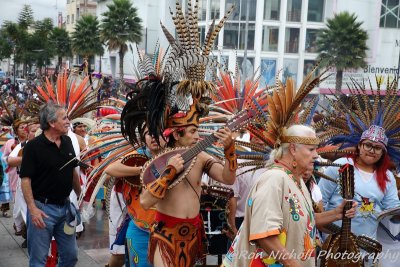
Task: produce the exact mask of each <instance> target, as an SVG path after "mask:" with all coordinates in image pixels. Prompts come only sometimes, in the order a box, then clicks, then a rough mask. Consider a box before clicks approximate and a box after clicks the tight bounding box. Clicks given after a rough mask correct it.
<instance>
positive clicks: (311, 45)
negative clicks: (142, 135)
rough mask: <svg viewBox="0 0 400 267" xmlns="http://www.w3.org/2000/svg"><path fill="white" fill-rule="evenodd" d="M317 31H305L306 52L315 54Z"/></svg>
mask: <svg viewBox="0 0 400 267" xmlns="http://www.w3.org/2000/svg"><path fill="white" fill-rule="evenodd" d="M318 31H319V30H317V29H307V31H306V45H305V48H306V52H308V53H317V34H318Z"/></svg>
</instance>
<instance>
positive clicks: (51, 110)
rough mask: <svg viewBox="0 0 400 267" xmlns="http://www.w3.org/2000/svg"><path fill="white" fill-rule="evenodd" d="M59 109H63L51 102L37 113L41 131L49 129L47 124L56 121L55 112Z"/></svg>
mask: <svg viewBox="0 0 400 267" xmlns="http://www.w3.org/2000/svg"><path fill="white" fill-rule="evenodd" d="M60 109H64V108H63V107H62V106H60V105H58V104H56V103H54V102H53V101H49V102H47V103H46V104H44V105H43V106H42V107H41V108H40V112H39V121H40V129H42V130H43V131H45V130H48V129H50V124H49V123H50V122H55V121H56V120H57V111H58V110H60Z"/></svg>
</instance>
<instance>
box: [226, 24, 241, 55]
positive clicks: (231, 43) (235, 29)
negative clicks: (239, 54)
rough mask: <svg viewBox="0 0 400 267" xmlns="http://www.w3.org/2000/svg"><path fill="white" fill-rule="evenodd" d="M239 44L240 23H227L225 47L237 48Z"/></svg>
mask: <svg viewBox="0 0 400 267" xmlns="http://www.w3.org/2000/svg"><path fill="white" fill-rule="evenodd" d="M238 44H239V23H231V22H230V23H225V25H224V48H228V49H237V48H238Z"/></svg>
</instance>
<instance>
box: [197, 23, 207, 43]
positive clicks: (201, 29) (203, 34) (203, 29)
mask: <svg viewBox="0 0 400 267" xmlns="http://www.w3.org/2000/svg"><path fill="white" fill-rule="evenodd" d="M199 38H200V44H203V43H204V39H205V38H206V26H200V27H199Z"/></svg>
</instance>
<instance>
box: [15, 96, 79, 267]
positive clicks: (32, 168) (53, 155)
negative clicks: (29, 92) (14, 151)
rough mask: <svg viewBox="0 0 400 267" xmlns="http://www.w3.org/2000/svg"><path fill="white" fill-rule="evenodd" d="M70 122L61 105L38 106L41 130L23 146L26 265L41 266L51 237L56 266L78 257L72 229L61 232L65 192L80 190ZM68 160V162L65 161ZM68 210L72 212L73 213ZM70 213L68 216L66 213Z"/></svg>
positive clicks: (71, 263) (67, 208)
mask: <svg viewBox="0 0 400 267" xmlns="http://www.w3.org/2000/svg"><path fill="white" fill-rule="evenodd" d="M69 127H70V122H69V119H68V117H67V113H66V111H65V109H64V108H63V107H61V106H59V105H57V104H54V103H52V102H49V103H47V104H46V105H44V106H43V107H42V108H41V110H40V128H41V129H42V130H43V133H42V134H41V135H39V136H38V137H36V138H35V139H33V140H32V141H30V142H28V143H27V144H26V146H25V148H24V150H23V156H22V163H21V170H20V177H21V179H22V181H21V187H22V192H23V194H24V197H25V200H26V204H27V206H28V214H27V228H28V253H29V265H30V266H45V264H46V258H47V254H48V250H49V246H50V242H51V239H52V237H53V236H54V238H55V240H56V242H57V248H58V251H59V256H60V259H59V265H58V266H75V264H76V262H77V260H78V258H77V254H78V248H77V245H76V238H75V233H73V234H72V235H70V234H67V233H65V232H64V225H65V224H66V223H68V221H67V213H68V214H71V210H72V211H73V212H76V210H75V209H74V207H72V206H71V204H70V202H69V199H68V196H69V194H70V193H71V190H72V189H74V191H75V193H76V195H77V196H79V195H80V193H81V187H80V184H79V176H78V173H77V171H76V170H75V169H74V168H75V167H76V161H74V160H72V159H73V158H74V157H75V152H74V149H73V146H72V142H71V139H70V138H69V137H68V136H67V135H66V134H67V132H68V128H69ZM67 163H68V164H67ZM73 212H72V213H73ZM69 217H70V216H69Z"/></svg>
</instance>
